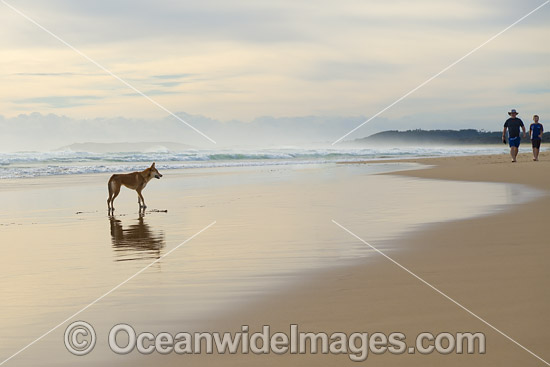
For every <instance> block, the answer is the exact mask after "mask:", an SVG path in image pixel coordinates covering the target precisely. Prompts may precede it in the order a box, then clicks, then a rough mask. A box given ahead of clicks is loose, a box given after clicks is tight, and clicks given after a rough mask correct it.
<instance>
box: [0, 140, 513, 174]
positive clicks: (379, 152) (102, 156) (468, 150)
mask: <svg viewBox="0 0 550 367" xmlns="http://www.w3.org/2000/svg"><path fill="white" fill-rule="evenodd" d="M501 152H502V148H496V147H464V148H454V147H442V148H389V149H378V148H377V149H371V148H369V149H296V148H292V149H290V148H288V149H263V150H229V149H226V150H189V151H185V152H170V151H159V150H157V151H152V152H125V153H91V152H74V151H54V152H17V153H0V179H2V178H22V177H37V176H51V175H71V174H86V173H87V174H89V173H106V172H127V171H135V170H138V169H143V168H144V167H147V166H146V164H150V162H157V166H158V167H159V168H161V169H164V170H169V169H188V168H215V167H240V166H267V165H289V164H315V163H317V164H319V163H330V162H336V161H359V160H365V159H396V158H406V157H430V156H449V155H454V156H456V155H472V154H495V153H501Z"/></svg>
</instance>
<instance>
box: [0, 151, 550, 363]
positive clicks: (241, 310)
mask: <svg viewBox="0 0 550 367" xmlns="http://www.w3.org/2000/svg"><path fill="white" fill-rule="evenodd" d="M527 158H528V157H527V155H526V154H522V155H521V156H520V161H519V162H518V163H516V164H513V165H512V163H509V162H508V160H507V156H505V155H496V156H465V157H448V158H419V159H406V160H398V161H393V160H392V161H391V162H384V161H378V160H376V161H366V162H364V163H367V164H363V163H343V164H333V165H319V166H309V165H305V166H295V167H279V168H274V167H264V168H237V169H236V168H233V169H229V168H228V169H223V170H206V171H203V170H202V169H201V170H200V171H199V170H196V171H195V170H191V171H189V170H184V171H173V174H169V175H166V177H165V178H164V179H163V180H161V181H160V182H156V181H155V182H154V183H153V184H152V186H151V188H148V190H147V191H146V196H145V197H146V200H147V201H148V203H149V204H150V208H152V209H158V210H164V209H168V211H167V213H165V212H162V213H160V214H159V213H156V212H153V213H150V212H149V213H147V214H146V215H145V217H143V218H142V217H141V216H140V217H138V216H137V214H136V213H137V212H136V209H137V208H136V207H135V201H134V195H135V194H134V193H132V192H130V191H128V190H126V191H124V192H123V193H122V194H121V198H120V199H119V200H120V201H118V202H117V212H116V215H115V217H114V218H112V217H111V218H110V217H108V216H107V212H106V207H105V212H103V205H104V204H103V203H104V200H105V195H106V188H105V181H106V180H107V176H106V175H105V174H90V175H74V176H63V177H61V176H60V177H43V178H36V179H24V181H18V180H9V181H6V185H5V187H4V188H3V190H0V194H1V195H3V196H2V197H3V198H4V199H5V200H7V202H6V207H7V208H12V210H13V209H15V210H13V211H9V210H8V211H6V213H5V215H4V217H3V220H4V221H7V220H8V218H9V219H10V220H9V223H7V222H6V223H7V224H10V225H7V226H5V227H3V229H4V231H3V233H2V235H3V237H2V240H3V241H5V242H6V243H8V242H10V243H11V244H12V245H13V246H11V247H9V248H6V250H7V251H8V252H7V253H6V254H5V256H4V258H5V259H4V261H5V266H7V269H11V270H8V272H10V271H11V276H12V277H13V282H15V283H13V284H17V286H12V287H11V288H9V289H8V290H9V291H10V292H11V294H10V293H8V294H7V295H6V301H7V302H8V304H9V307H11V308H10V309H13V314H12V316H13V315H17V316H18V317H19V319H21V318H22V317H24V315H25V312H27V313H28V314H29V315H32V314H33V312H34V311H33V307H36V306H37V305H39V304H40V302H42V299H43V298H45V297H47V298H51V300H50V301H49V303H48V305H49V306H48V308H47V309H44V310H43V311H44V312H43V314H42V316H41V317H40V318H35V319H34V321H33V322H35V325H37V326H39V329H45V328H46V327H51V326H49V325H50V324H51V323H52V322H54V321H55V320H59V319H61V318H62V317H66V314H68V313H69V310H71V309H72V310H73V311H72V312H74V311H76V310H77V309H78V308H79V307H82V305H83V304H85V302H89V301H90V300H91V298H90V297H93V296H94V295H95V296H97V295H99V294H101V293H100V292H104V291H107V290H108V289H110V288H109V287H112V286H113V285H115V284H116V282H117V281H121V280H123V279H125V277H127V276H129V275H131V274H133V272H135V271H138V270H139V269H141V267H142V266H145V265H146V264H147V262H149V261H151V260H152V259H154V258H155V257H158V256H160V255H161V254H163V253H166V252H167V251H168V250H170V249H172V248H174V246H175V245H177V244H178V243H181V241H182V240H183V239H185V238H188V237H189V236H191V235H193V233H195V232H196V231H198V230H199V229H200V228H202V227H204V226H205V225H206V224H208V223H210V222H212V221H213V220H217V221H218V223H217V224H216V225H215V226H214V227H212V229H210V230H208V231H207V232H205V233H204V234H201V235H200V236H199V238H197V239H196V240H193V241H191V242H190V243H189V244H186V246H184V247H182V248H181V249H178V251H174V253H173V254H172V255H170V258H169V259H167V260H166V261H164V260H163V261H161V262H159V263H158V264H157V265H158V266H157V265H155V266H154V267H153V268H152V269H151V270H150V271H147V273H146V274H142V275H141V276H140V277H139V279H138V281H136V282H132V283H130V284H126V285H125V286H124V287H123V288H122V289H121V290H119V291H117V292H115V293H114V294H112V295H110V296H109V297H108V300H107V302H106V303H103V302H101V303H100V304H98V305H96V306H94V307H93V308H91V309H90V310H89V311H87V312H86V313H84V314H82V315H81V316H79V317H81V318H82V319H83V320H87V321H89V322H91V323H92V324H93V325H94V327H96V331H97V332H98V335H100V336H102V335H106V334H107V333H108V331H109V329H110V328H111V327H112V326H113V325H115V324H116V323H120V322H129V323H131V324H133V325H134V326H135V327H136V330H140V331H143V330H147V331H151V332H159V331H161V330H162V331H170V332H175V331H219V332H238V331H240V330H241V327H242V325H249V326H250V333H252V332H254V331H257V330H259V329H261V327H262V326H263V325H270V327H271V330H272V331H273V332H278V331H281V332H288V331H289V326H290V324H297V325H298V327H299V329H300V330H301V331H306V332H307V331H311V332H321V331H322V332H327V333H331V332H345V333H348V334H351V333H353V332H368V333H373V332H383V333H386V334H389V333H391V332H402V333H404V334H405V335H406V336H407V340H408V341H409V340H411V339H413V338H414V336H415V335H417V334H418V333H420V332H425V331H430V332H433V333H437V332H461V331H472V332H483V333H485V334H486V336H487V340H488V342H487V343H488V344H487V348H488V353H487V354H484V355H440V354H431V355H428V356H423V355H419V354H414V355H410V354H407V353H405V354H402V355H391V354H389V353H386V354H383V355H372V356H370V357H369V359H368V361H367V362H366V363H369V364H372V365H375V366H385V365H395V363H396V361H398V363H406V364H407V365H411V366H416V365H419V366H420V365H426V364H439V365H450V366H453V365H457V366H459V365H468V366H471V365H473V366H476V365H480V366H481V365H483V366H485V365H499V366H501V365H503V366H507V365H510V366H512V365H525V366H530V365H533V366H535V365H540V364H537V363H538V362H537V360H536V359H534V358H533V357H531V356H529V354H528V353H526V352H525V351H522V350H521V349H520V348H519V347H517V346H514V344H512V343H511V342H510V341H509V340H507V339H506V338H504V337H503V336H502V335H500V334H498V333H497V332H495V331H494V330H491V329H490V328H489V327H487V326H486V325H484V324H483V323H482V322H480V321H479V320H477V319H475V318H473V317H472V316H471V315H469V314H468V313H467V312H465V311H464V310H462V309H460V308H459V307H458V306H457V305H454V304H452V303H451V302H450V301H449V300H447V299H445V298H444V297H443V296H441V295H440V294H438V293H437V292H435V291H434V290H433V289H430V288H429V287H427V286H426V285H425V284H422V283H421V282H420V281H419V280H418V279H415V278H414V277H413V276H412V275H411V274H408V273H406V272H405V271H403V269H400V268H398V267H397V266H396V265H395V264H393V263H391V262H390V261H389V260H388V259H384V258H383V257H382V255H380V254H377V253H375V251H373V250H371V249H369V248H367V246H366V244H364V243H361V241H360V240H358V239H357V238H354V237H353V236H352V235H350V234H349V233H346V231H344V230H343V229H342V228H339V227H338V226H337V225H336V224H335V223H333V222H332V220H334V221H336V222H337V223H339V224H341V225H342V226H344V227H345V228H348V229H349V230H350V231H352V232H353V233H355V234H356V235H357V236H359V237H361V238H362V239H363V240H364V241H366V242H368V243H370V244H372V245H373V246H375V247H376V248H377V249H379V250H381V251H383V252H384V253H387V254H388V255H389V256H391V258H392V259H395V261H397V262H399V263H400V264H403V266H405V267H407V268H408V269H410V270H411V271H413V272H414V273H415V274H418V275H419V276H420V277H422V278H423V279H426V281H428V282H429V283H430V284H433V285H434V286H435V287H437V288H438V289H441V290H442V291H444V292H445V293H446V294H449V296H450V297H453V299H456V300H457V301H459V302H461V303H462V304H464V306H465V307H467V308H468V309H471V310H472V311H473V312H475V313H476V314H478V315H479V316H480V317H483V318H484V319H487V321H488V322H490V323H491V324H494V325H495V326H496V327H498V328H499V329H501V330H502V331H504V332H506V333H507V334H509V335H511V336H512V337H514V338H515V339H517V340H518V342H519V343H521V344H523V345H525V346H526V347H528V348H529V349H532V350H533V351H535V352H538V353H539V354H540V353H542V354H541V355H542V356H543V357H544V355H543V353H544V351H545V345H547V344H548V337H546V336H545V335H544V332H545V330H544V325H545V324H548V321H549V318H548V316H547V315H545V312H546V309H547V306H548V305H549V304H550V303H549V297H548V294H547V293H548V292H547V291H546V288H547V287H546V283H547V280H548V279H549V278H550V277H549V274H548V271H546V270H545V269H546V268H547V267H545V265H546V264H545V259H546V258H548V250H547V249H546V247H545V246H544V243H545V242H544V237H542V236H537V235H536V233H535V231H534V230H533V228H534V226H536V225H537V223H544V221H547V219H548V215H547V214H546V213H545V212H544V209H545V207H547V206H548V205H549V204H550V202H549V201H550V199H549V195H548V189H547V188H548V187H550V181H549V180H550V178H549V177H548V174H547V172H548V168H550V167H549V164H548V162H547V160H548V159H549V158H550V154H548V153H543V154H542V155H541V161H540V162H529V161H527ZM384 163H386V165H385V166H384ZM410 163H415V165H410ZM399 169H401V170H399ZM511 169H514V170H516V171H517V172H516V173H515V174H513V175H510V174H509V172H510V170H511ZM21 182H24V183H23V184H21ZM479 182H489V183H486V184H482V183H479ZM494 183H498V185H497V184H494ZM446 190H451V191H453V192H450V193H449V194H447V191H446ZM373 192H374V193H375V194H376V195H377V196H378V198H377V200H376V201H373V199H372V198H371V196H370V195H371V194H372V193H373ZM526 192H527V194H526ZM182 193H183V195H182ZM328 193H330V195H328ZM180 195H181V197H180ZM534 198H536V199H534ZM461 201H464V205H462V204H461ZM497 202H498V205H497ZM443 203H444V204H443ZM19 206H20V207H19ZM507 209H514V213H515V214H513V213H512V214H511V213H509V212H508V211H507ZM476 210H479V212H477V211H476ZM153 211H154V210H153ZM371 211H372V212H371ZM533 212H536V213H540V216H539V217H537V218H533V217H532V213H533ZM516 216H517V218H515V217H516ZM512 217H514V218H513V219H511V218H512ZM12 218H15V219H17V220H15V219H12ZM453 218H454V219H453ZM457 218H458V219H457ZM460 218H462V219H460ZM0 219H2V218H0ZM365 221H367V222H368V223H365ZM11 222H14V223H11ZM502 223H505V224H504V225H502ZM509 223H516V224H517V226H518V227H520V228H522V229H521V230H520V231H517V232H516V231H511V232H508V231H506V229H508V228H509V227H510V225H509ZM363 224H365V225H363ZM29 226H32V227H29ZM396 227H399V229H396ZM29 228H32V229H31V230H28V229H29ZM75 244H77V245H78V246H74V245H75ZM272 251H274V252H272ZM58 257H59V258H60V260H59V261H57V258H58ZM310 258H311V259H310ZM10 259H11V260H10ZM19 259H23V261H20V260H19ZM48 259H51V260H52V261H53V264H55V268H56V269H60V270H59V271H57V270H55V271H50V269H49V267H50V261H48ZM277 259H279V260H277ZM20 264H21V265H20ZM65 267H68V269H65ZM97 269H102V274H98V273H97ZM269 269H271V270H269ZM268 270H269V271H268ZM18 274H21V275H25V277H24V278H22V277H19V276H18ZM84 279H87V280H86V281H85V283H84V284H83V285H82V284H80V282H81V281H82V280H84ZM525 284H528V286H525ZM160 285H162V286H160ZM52 291H53V292H54V293H53V294H52V293H51V292H52ZM33 293H35V294H33ZM31 295H32V298H30V296H31ZM68 295H71V297H68ZM22 296H23V298H22V299H20V297H22ZM26 297H29V298H26ZM24 300H27V304H25V303H24V302H23V301H24ZM22 302H23V303H22ZM21 306H25V308H23V310H22V311H21V312H19V310H18V309H19V308H21ZM27 306H28V307H27ZM158 309H160V310H161V311H157V310H158ZM25 310H26V311H25ZM180 310H181V311H180ZM41 311H42V310H41ZM19 319H18V318H14V319H13V320H12V321H9V322H7V324H8V326H9V325H10V323H11V324H14V323H16V321H17V320H19ZM6 320H8V319H6ZM29 325H32V323H29ZM13 327H15V324H14V325H13ZM159 328H160V329H159ZM62 329H63V328H60V329H58V330H57V331H56V332H55V333H52V334H51V337H49V338H47V340H44V341H42V342H41V343H40V344H39V345H37V346H36V347H34V351H30V352H29V353H27V354H26V355H24V356H23V360H20V361H19V363H20V365H22V366H23V365H35V364H36V361H37V359H35V358H36V356H40V355H42V354H43V353H46V352H47V351H50V350H52V348H53V352H50V353H51V354H50V356H51V357H52V358H53V357H54V356H55V358H57V360H55V365H72V364H73V361H72V360H71V359H67V357H71V355H70V354H68V352H67V351H66V350H64V348H63V346H62V344H61V343H60V342H59V341H60V340H62V335H61V334H62V333H63V330H62ZM27 334H29V329H24V328H23V329H22V331H21V333H20V334H18V337H19V338H20V339H21V341H20V342H18V343H16V344H23V343H24V341H25V340H28V338H29V337H31V336H33V335H34V334H33V335H27ZM58 334H59V335H58ZM5 337H6V336H5ZM6 340H7V339H6ZM98 344H99V343H98ZM541 351H542V352H541ZM94 353H95V354H93V355H92V357H91V358H92V359H82V360H81V361H79V362H82V364H84V365H88V364H89V365H97V363H100V362H101V363H103V362H105V363H111V364H112V363H114V364H116V365H121V366H123V365H132V366H134V365H149V364H150V363H151V361H155V363H156V364H159V365H165V366H172V365H180V364H181V363H182V361H183V359H185V363H192V364H193V365H199V366H201V365H205V366H210V365H213V364H223V365H228V366H247V365H250V366H252V365H254V366H256V365H266V366H279V365H290V366H293V365H296V366H310V365H311V366H313V365H335V364H337V365H357V362H352V361H351V359H350V358H349V356H348V355H346V354H340V355H324V354H317V355H314V354H304V355H302V354H298V355H290V354H283V355H276V354H273V353H272V354H269V355H253V354H250V353H249V354H236V355H228V354H224V355H217V354H213V355H206V354H200V355H183V356H181V355H174V354H171V355H168V356H164V355H153V356H148V357H147V358H144V357H143V356H141V355H139V354H137V352H134V353H132V354H130V355H128V356H126V357H124V358H123V359H121V358H117V359H116V361H115V359H114V357H117V356H114V354H113V352H112V351H109V350H108V348H107V346H106V345H105V343H102V344H100V345H98V347H97V348H96V350H95V351H94ZM118 357H120V356H118ZM546 358H548V357H546ZM53 361H54V360H53V359H52V361H51V363H52V364H53V363H54V362H53Z"/></svg>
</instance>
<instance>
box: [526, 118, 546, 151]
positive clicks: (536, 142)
mask: <svg viewBox="0 0 550 367" xmlns="http://www.w3.org/2000/svg"><path fill="white" fill-rule="evenodd" d="M542 134H544V128H543V127H542V124H541V123H539V115H535V116H533V123H532V124H531V126H529V135H530V136H531V145H532V146H533V160H534V161H538V160H539V152H540V143H541V142H542Z"/></svg>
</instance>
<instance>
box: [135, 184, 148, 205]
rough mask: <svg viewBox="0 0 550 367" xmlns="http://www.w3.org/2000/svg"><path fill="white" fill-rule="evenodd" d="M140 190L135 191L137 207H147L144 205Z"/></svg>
mask: <svg viewBox="0 0 550 367" xmlns="http://www.w3.org/2000/svg"><path fill="white" fill-rule="evenodd" d="M141 190H142V189H137V190H136V191H137V193H138V203H139V207H140V208H143V209H147V205H145V199H144V198H143V195H142V194H141Z"/></svg>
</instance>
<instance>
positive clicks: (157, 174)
mask: <svg viewBox="0 0 550 367" xmlns="http://www.w3.org/2000/svg"><path fill="white" fill-rule="evenodd" d="M149 169H150V170H151V173H150V174H151V176H150V177H151V178H153V177H154V178H156V179H158V180H160V178H161V177H162V175H161V174H160V172H159V171H158V169H157V168H156V167H155V162H153V164H152V165H151V168H149Z"/></svg>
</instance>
